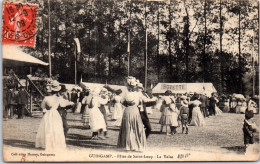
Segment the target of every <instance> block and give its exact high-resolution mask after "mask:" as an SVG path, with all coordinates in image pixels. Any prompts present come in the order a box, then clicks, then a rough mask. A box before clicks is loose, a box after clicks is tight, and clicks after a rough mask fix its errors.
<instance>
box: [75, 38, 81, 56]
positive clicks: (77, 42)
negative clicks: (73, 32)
mask: <svg viewBox="0 0 260 164" xmlns="http://www.w3.org/2000/svg"><path fill="white" fill-rule="evenodd" d="M74 40H75V42H76V46H77V51H78V53H80V52H81V49H80V43H79V39H78V38H74Z"/></svg>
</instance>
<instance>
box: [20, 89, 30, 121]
mask: <svg viewBox="0 0 260 164" xmlns="http://www.w3.org/2000/svg"><path fill="white" fill-rule="evenodd" d="M27 101H28V95H27V93H26V91H25V89H24V86H21V87H20V91H19V92H18V102H17V103H18V111H19V112H18V119H23V117H24V112H25V110H26V104H27Z"/></svg>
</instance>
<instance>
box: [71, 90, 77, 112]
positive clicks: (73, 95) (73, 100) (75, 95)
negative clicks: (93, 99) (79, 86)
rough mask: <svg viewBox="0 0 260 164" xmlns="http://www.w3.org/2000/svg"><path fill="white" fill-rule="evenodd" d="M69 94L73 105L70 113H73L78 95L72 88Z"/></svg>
mask: <svg viewBox="0 0 260 164" xmlns="http://www.w3.org/2000/svg"><path fill="white" fill-rule="evenodd" d="M71 92H72V93H71V96H70V97H71V101H72V102H73V103H74V106H73V107H72V112H73V113H75V111H76V107H77V106H76V104H77V103H78V93H77V90H76V89H75V88H73V89H72V90H71Z"/></svg>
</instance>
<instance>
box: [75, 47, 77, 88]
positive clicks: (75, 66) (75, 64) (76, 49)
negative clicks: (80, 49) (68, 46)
mask: <svg viewBox="0 0 260 164" xmlns="http://www.w3.org/2000/svg"><path fill="white" fill-rule="evenodd" d="M75 84H77V45H76V44H75Z"/></svg>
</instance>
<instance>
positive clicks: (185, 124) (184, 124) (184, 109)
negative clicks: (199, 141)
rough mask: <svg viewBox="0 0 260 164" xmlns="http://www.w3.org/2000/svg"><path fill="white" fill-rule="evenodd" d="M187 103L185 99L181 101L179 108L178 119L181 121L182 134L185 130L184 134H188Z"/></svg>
mask: <svg viewBox="0 0 260 164" xmlns="http://www.w3.org/2000/svg"><path fill="white" fill-rule="evenodd" d="M188 104H189V102H188V101H187V99H186V98H183V99H182V100H181V107H180V115H179V119H180V120H181V125H182V133H183V132H184V131H185V130H186V134H188V118H189V107H188Z"/></svg>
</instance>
